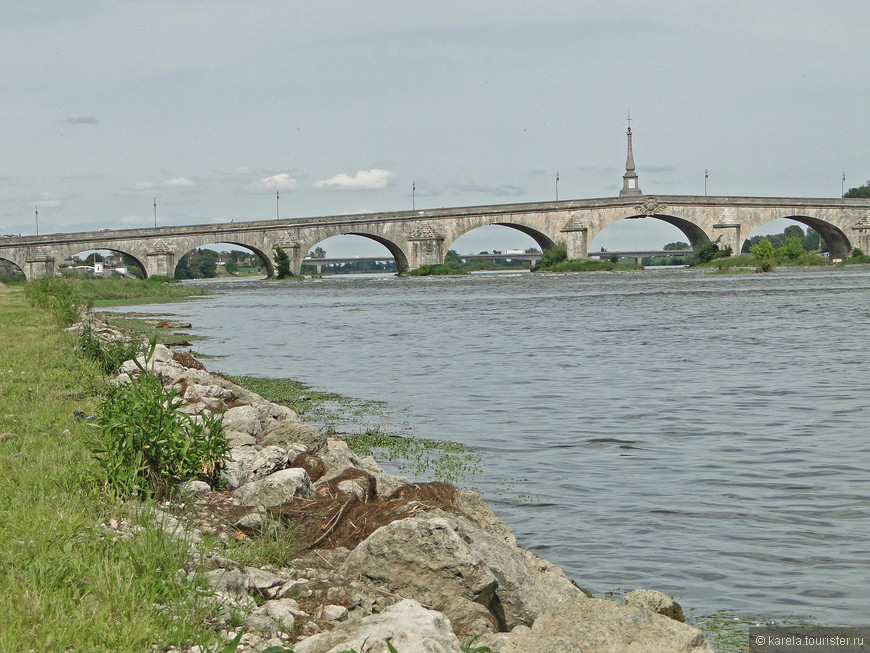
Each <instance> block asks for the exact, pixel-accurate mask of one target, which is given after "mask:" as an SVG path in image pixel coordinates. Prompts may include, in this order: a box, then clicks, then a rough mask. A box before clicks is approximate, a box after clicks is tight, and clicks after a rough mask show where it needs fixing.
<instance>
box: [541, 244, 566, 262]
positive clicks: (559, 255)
mask: <svg viewBox="0 0 870 653" xmlns="http://www.w3.org/2000/svg"><path fill="white" fill-rule="evenodd" d="M567 260H568V245H567V244H566V243H565V241H559V242H558V243H556V245H555V246H554V247H551V248H550V249H545V250H544V253H543V254H541V267H542V268H548V267H552V266H554V265H558V264H559V263H561V262H562V261H567Z"/></svg>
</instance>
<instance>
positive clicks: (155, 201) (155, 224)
mask: <svg viewBox="0 0 870 653" xmlns="http://www.w3.org/2000/svg"><path fill="white" fill-rule="evenodd" d="M154 228H155V229H157V198H156V197H155V198H154Z"/></svg>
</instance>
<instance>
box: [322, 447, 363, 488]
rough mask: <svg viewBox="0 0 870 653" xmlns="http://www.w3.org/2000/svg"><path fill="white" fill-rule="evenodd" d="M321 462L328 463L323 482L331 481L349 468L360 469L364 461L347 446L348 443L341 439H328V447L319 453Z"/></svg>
mask: <svg viewBox="0 0 870 653" xmlns="http://www.w3.org/2000/svg"><path fill="white" fill-rule="evenodd" d="M318 455H319V456H320V458H321V460H323V462H324V463H326V470H327V471H326V475H325V476H324V477H323V480H327V481H328V480H330V479H332V478H335V477H336V476H338V475H339V474H341V473H342V472H343V471H344V470H346V469H347V468H348V467H353V468H355V469H360V468H361V467H362V461H361V460H360V457H359V456H357V455H356V454H355V453H353V452H352V451H351V450H350V448H349V447H348V446H347V442H345V441H344V440H340V439H339V438H327V439H326V446H325V447H324V448H323V449H321V450H320V451H319V452H318Z"/></svg>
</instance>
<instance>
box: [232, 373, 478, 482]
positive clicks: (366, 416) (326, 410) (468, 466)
mask: <svg viewBox="0 0 870 653" xmlns="http://www.w3.org/2000/svg"><path fill="white" fill-rule="evenodd" d="M229 378H230V380H232V381H234V382H235V383H238V384H239V385H242V386H244V387H246V388H248V389H249V390H253V391H254V392H256V393H257V394H259V395H260V396H262V397H263V398H265V399H268V400H269V401H272V402H275V403H277V404H281V405H283V406H287V407H288V408H291V409H293V410H294V411H296V412H297V413H298V414H299V416H300V417H301V418H302V419H303V420H304V421H306V422H309V423H312V424H315V425H317V426H318V427H320V428H322V429H325V430H326V431H327V432H332V433H341V432H344V435H342V437H343V439H344V440H345V441H346V442H347V444H348V446H349V447H350V449H351V451H353V452H354V453H356V454H357V455H359V456H371V455H374V456H375V458H377V459H378V460H388V461H391V462H394V463H396V466H397V468H398V470H399V471H400V472H402V473H404V474H410V475H413V476H427V477H431V478H433V479H435V480H439V481H445V482H448V483H457V482H460V481H462V480H464V479H466V478H468V477H469V476H472V475H474V474H478V473H480V471H481V464H480V463H481V457H480V454H479V453H478V452H477V451H475V450H474V449H470V448H468V447H465V446H463V445H461V444H459V443H457V442H449V441H445V440H432V439H426V438H418V437H413V436H410V437H409V436H407V435H405V434H406V433H407V432H408V431H409V430H410V426H409V425H408V424H407V422H403V421H402V417H401V414H400V413H399V412H398V411H395V410H392V409H390V408H389V407H388V406H387V405H386V404H385V403H383V402H378V401H366V400H363V399H356V398H353V397H345V396H342V395H339V394H335V393H330V392H320V391H318V390H316V389H314V388H311V387H310V386H307V385H305V384H303V383H299V382H298V381H292V380H290V379H266V378H259V377H251V376H236V377H229ZM348 432H350V433H348Z"/></svg>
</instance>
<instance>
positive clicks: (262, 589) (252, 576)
mask: <svg viewBox="0 0 870 653" xmlns="http://www.w3.org/2000/svg"><path fill="white" fill-rule="evenodd" d="M205 577H206V581H207V582H208V583H209V585H211V586H212V587H213V588H214V589H215V591H217V592H220V593H222V594H228V595H236V596H243V595H244V596H247V595H248V594H249V593H250V592H253V593H255V594H258V595H260V596H266V594H267V592H268V591H269V590H270V589H274V588H278V587H281V586H282V585H285V584H286V583H287V579H286V578H284V577H283V576H278V575H277V574H273V573H271V572H269V571H265V570H263V569H259V568H257V567H244V568H242V569H214V570H212V571H209V572H207V573H206V575H205Z"/></svg>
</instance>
